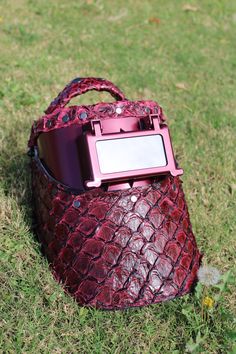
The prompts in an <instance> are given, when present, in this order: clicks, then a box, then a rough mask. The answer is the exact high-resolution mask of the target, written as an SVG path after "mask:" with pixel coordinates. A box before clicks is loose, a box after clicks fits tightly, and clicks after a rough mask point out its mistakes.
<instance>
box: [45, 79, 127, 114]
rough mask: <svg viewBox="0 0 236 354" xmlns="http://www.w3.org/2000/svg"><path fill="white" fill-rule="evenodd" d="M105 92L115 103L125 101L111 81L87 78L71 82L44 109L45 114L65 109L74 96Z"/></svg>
mask: <svg viewBox="0 0 236 354" xmlns="http://www.w3.org/2000/svg"><path fill="white" fill-rule="evenodd" d="M92 90H96V91H107V92H109V93H110V94H111V95H112V96H113V97H114V98H115V99H116V100H117V101H123V100H126V98H125V95H124V94H123V92H121V91H120V90H119V89H118V87H116V86H115V85H114V84H113V83H112V82H111V81H108V80H105V79H101V78H95V77H87V78H80V77H78V78H76V79H74V80H72V81H71V82H70V83H69V84H68V85H67V86H66V87H65V88H64V89H63V90H62V91H61V92H60V93H59V95H58V96H57V97H56V98H55V99H54V100H53V101H52V102H51V103H50V105H49V107H48V108H47V109H46V111H45V113H46V114H50V113H52V112H53V111H54V110H55V109H56V108H62V107H65V105H66V104H67V103H68V102H69V101H70V100H71V99H72V98H73V97H75V96H79V95H82V94H84V93H86V92H88V91H92Z"/></svg>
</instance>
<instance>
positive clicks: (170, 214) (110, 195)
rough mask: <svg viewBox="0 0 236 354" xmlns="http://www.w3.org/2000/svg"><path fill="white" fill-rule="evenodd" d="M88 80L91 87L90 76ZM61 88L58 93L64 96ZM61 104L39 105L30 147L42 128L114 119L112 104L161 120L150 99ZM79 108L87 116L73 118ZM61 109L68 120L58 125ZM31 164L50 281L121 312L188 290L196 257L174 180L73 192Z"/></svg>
mask: <svg viewBox="0 0 236 354" xmlns="http://www.w3.org/2000/svg"><path fill="white" fill-rule="evenodd" d="M94 80H95V81H94ZM99 80H100V79H99ZM90 81H91V80H90ZM92 81H93V87H94V85H95V87H96V79H94V78H93V80H92ZM100 83H101V82H100V81H99V83H98V87H99V88H100V87H101V85H100ZM73 85H74V84H72V91H73ZM111 85H112V84H111ZM108 86H109V84H106V88H107V87H108ZM68 87H70V86H67V91H66V92H67V96H66V95H65V94H64V97H68V96H70V97H71V95H72V93H71V91H70V89H69V88H68ZM75 90H76V92H78V91H79V88H78V86H76V88H75ZM113 91H114V90H113ZM62 92H63V91H62ZM68 92H69V93H68ZM65 100H67V98H66V99H65ZM57 102H62V98H60V97H59V99H57ZM63 104H64V103H63ZM63 104H62V105H63ZM62 105H60V104H59V105H57V106H56V107H55V104H53V109H49V110H47V112H51V113H48V114H46V115H45V116H43V117H42V118H41V119H39V120H38V121H37V122H36V123H35V124H34V125H33V127H32V133H31V137H30V141H29V147H30V148H33V147H34V146H37V139H38V136H39V135H40V134H41V133H43V132H47V131H50V130H52V129H59V128H62V127H65V126H70V125H76V126H78V125H83V124H86V122H88V121H89V120H90V119H94V117H99V119H109V118H115V117H116V116H117V113H116V108H117V107H118V106H119V107H122V115H123V116H124V117H125V116H128V115H139V116H140V115H143V116H145V115H147V113H157V114H158V115H159V120H160V124H161V123H162V122H163V121H164V116H163V113H162V109H161V108H160V107H159V105H158V104H157V103H156V102H153V101H137V102H131V101H128V100H125V99H124V100H122V101H118V102H114V103H110V104H108V103H99V104H97V105H92V106H82V107H81V106H73V107H69V108H63V107H62ZM84 110H86V112H87V117H86V119H83V120H81V119H80V114H81V112H82V111H84ZM65 114H67V115H68V116H69V117H70V119H69V120H68V121H66V122H65V121H63V117H64V115H65ZM71 118H72V119H71ZM48 121H51V122H52V124H48ZM31 167H32V191H33V200H34V209H35V215H36V220H37V228H36V232H37V235H38V237H39V240H40V242H41V244H42V246H43V251H44V253H45V255H46V256H47V258H48V260H49V263H50V265H51V268H52V271H53V274H54V275H55V278H56V279H57V280H58V281H59V282H61V283H62V284H63V286H64V289H65V290H66V291H67V292H68V293H70V294H72V295H73V297H74V298H75V299H76V300H77V301H78V303H79V304H81V305H85V306H93V307H97V308H102V309H124V308H127V307H132V306H144V305H149V304H153V303H157V302H160V301H165V300H168V299H173V298H175V297H178V296H181V295H184V294H186V293H188V292H190V291H191V290H192V288H193V286H194V284H195V282H196V274H197V270H198V268H199V265H200V261H201V254H200V253H199V251H198V249H197V245H196V241H195V238H194V235H193V233H192V227H191V223H190V219H189V214H188V209H187V205H186V201H185V198H184V193H183V190H182V182H181V180H180V179H179V177H172V176H170V175H166V176H161V177H160V176H156V177H153V179H152V181H151V183H150V184H146V185H143V186H138V187H133V188H132V187H131V188H128V189H123V190H112V191H107V190H106V188H94V189H91V190H89V191H85V192H83V193H80V192H79V191H73V190H71V189H70V188H69V187H67V186H64V185H63V184H61V183H60V182H58V181H56V180H55V179H53V178H50V175H48V174H47V173H45V170H44V169H43V168H42V166H41V164H40V163H39V160H37V158H35V157H32V160H31Z"/></svg>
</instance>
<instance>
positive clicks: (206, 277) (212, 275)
mask: <svg viewBox="0 0 236 354" xmlns="http://www.w3.org/2000/svg"><path fill="white" fill-rule="evenodd" d="M197 275H198V280H199V282H200V283H202V284H203V285H206V286H210V285H215V284H217V283H218V282H219V280H220V272H219V271H218V269H217V268H214V267H211V266H202V267H200V268H199V270H198V272H197Z"/></svg>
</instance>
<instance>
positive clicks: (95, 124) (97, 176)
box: [85, 116, 183, 188]
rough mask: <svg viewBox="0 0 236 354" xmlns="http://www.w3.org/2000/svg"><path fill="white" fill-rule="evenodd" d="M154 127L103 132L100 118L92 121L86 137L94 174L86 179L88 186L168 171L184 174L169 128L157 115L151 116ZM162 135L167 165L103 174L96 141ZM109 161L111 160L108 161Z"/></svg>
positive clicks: (173, 174) (174, 174)
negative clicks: (89, 178)
mask: <svg viewBox="0 0 236 354" xmlns="http://www.w3.org/2000/svg"><path fill="white" fill-rule="evenodd" d="M150 119H151V121H152V125H153V129H149V130H140V131H133V132H125V133H123V132H122V133H115V134H114V133H113V134H102V128H101V122H100V120H93V121H91V125H92V128H93V129H92V132H87V133H86V136H85V139H86V142H87V147H88V150H89V154H88V156H89V158H90V165H91V168H92V171H91V172H92V176H93V180H87V181H85V185H86V187H89V188H92V187H100V186H101V184H102V182H111V181H124V180H128V179H131V178H138V177H144V178H146V177H150V176H155V175H160V174H162V175H163V174H166V173H168V172H170V173H171V175H172V176H178V175H182V174H183V170H182V169H181V168H177V167H176V163H175V159H174V154H173V148H172V144H171V139H170V134H169V129H168V127H167V126H166V125H165V126H163V127H161V128H160V125H159V122H158V119H157V118H156V117H151V116H150ZM158 134H159V135H161V136H162V139H163V142H164V150H165V154H166V160H167V165H166V166H163V167H154V168H144V169H142V170H140V169H139V170H132V171H125V172H116V173H106V174H103V173H101V171H100V168H99V161H98V155H97V150H96V142H98V141H101V140H102V141H103V140H110V139H122V138H132V137H138V136H140V137H141V136H148V135H149V136H150V135H158ZM108 163H109V162H108Z"/></svg>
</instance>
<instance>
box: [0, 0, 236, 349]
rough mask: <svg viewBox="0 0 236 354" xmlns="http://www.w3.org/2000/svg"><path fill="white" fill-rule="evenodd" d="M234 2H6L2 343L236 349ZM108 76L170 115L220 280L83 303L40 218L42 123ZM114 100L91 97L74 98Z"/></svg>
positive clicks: (201, 242)
mask: <svg viewBox="0 0 236 354" xmlns="http://www.w3.org/2000/svg"><path fill="white" fill-rule="evenodd" d="M235 38H236V2H235V1H234V0H221V1H220V0H219V1H217V0H202V1H197V0H195V1H194V0H193V1H190V0H189V1H188V0H186V1H184V0H183V1H182V0H176V1H171V0H156V1H155V0H150V1H148V0H143V1H141V0H136V1H135V0H128V1H127V0H126V1H125V0H118V1H108V0H106V1H102V0H97V1H96V0H87V1H76V0H69V1H65V0H58V1H56V0H40V1H34V0H0V74H1V76H0V78H1V79H0V151H1V154H0V168H1V170H0V171H1V177H0V236H1V250H0V264H1V265H0V279H1V290H0V292H1V294H0V308H1V316H0V352H1V353H50V354H51V353H86V354H87V353H122V354H123V353H142V354H143V353H163V354H168V353H171V354H181V353H188V352H192V353H207V354H211V353H223V354H225V353H231V354H233V353H236V345H235V338H236V334H235V324H236V319H235V285H236V283H235V251H236V249H235V246H236V242H235V229H236V227H235V226H236V218H235V214H236V202H235V200H236V198H235V197H236V173H235V170H236V166H235V153H236V149H235V148H236V146H235V145H236V144H235V142H236V90H235V82H236V80H235V79H236V41H235ZM77 76H82V77H86V76H98V77H104V78H107V79H109V80H111V81H113V82H114V83H115V84H117V85H118V86H119V87H120V88H121V89H122V90H123V91H124V92H125V93H126V95H127V97H128V98H130V99H133V100H135V99H141V98H146V99H153V100H156V101H158V102H159V103H160V104H161V106H162V107H163V108H164V110H165V112H166V115H167V116H168V122H169V126H170V129H171V134H172V138H173V144H174V147H175V151H176V155H177V156H178V161H179V164H180V166H181V167H183V169H184V171H185V173H184V176H183V178H182V179H183V182H184V185H183V186H184V190H185V193H186V198H187V201H188V206H189V211H190V214H191V221H192V225H193V230H194V233H195V235H196V239H197V243H198V246H199V248H200V249H201V251H202V252H203V253H204V264H211V265H212V266H215V267H217V268H218V269H219V270H220V272H221V274H222V279H221V282H220V283H219V284H218V286H215V287H212V288H210V289H209V290H208V296H210V297H211V298H213V299H214V300H215V302H214V306H213V308H211V309H210V308H208V307H207V306H205V307H204V316H203V317H202V314H201V307H202V305H201V302H202V288H201V286H198V287H197V291H196V292H195V294H193V295H188V296H185V297H183V298H181V299H176V300H173V301H169V302H166V303H162V304H158V305H155V306H149V307H147V308H141V309H130V310H127V311H116V312H104V311H98V310H92V309H86V308H80V307H79V306H78V305H77V304H76V303H75V302H74V301H73V299H72V298H70V297H69V296H68V295H66V294H65V293H64V292H63V290H62V288H61V287H60V286H59V285H58V284H57V283H56V282H55V280H54V279H53V277H52V275H51V272H50V270H49V268H48V264H47V262H46V260H45V259H44V258H43V257H42V255H41V252H40V246H39V244H38V242H37V241H36V239H35V236H34V233H33V225H32V214H31V213H32V205H31V198H30V172H29V166H28V162H29V160H28V157H27V156H26V151H27V148H26V147H27V140H28V137H29V132H30V128H31V124H32V122H33V120H34V119H36V118H37V117H39V116H40V115H41V114H42V112H43V110H44V109H45V108H46V107H47V105H48V104H49V102H51V100H52V99H53V98H54V97H55V96H56V95H57V93H58V92H59V91H60V90H61V89H62V88H63V87H64V86H65V84H67V83H68V82H69V81H70V80H71V79H73V78H74V77H77ZM101 100H106V101H109V100H111V98H110V97H109V95H108V94H95V93H89V94H87V95H85V96H84V97H80V98H79V99H78V98H77V99H74V100H73V102H74V103H79V102H83V103H90V102H94V103H95V102H96V101H101Z"/></svg>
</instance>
